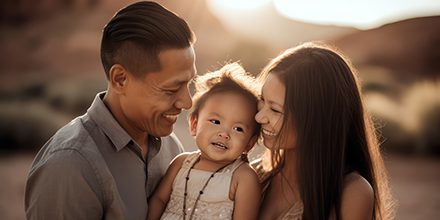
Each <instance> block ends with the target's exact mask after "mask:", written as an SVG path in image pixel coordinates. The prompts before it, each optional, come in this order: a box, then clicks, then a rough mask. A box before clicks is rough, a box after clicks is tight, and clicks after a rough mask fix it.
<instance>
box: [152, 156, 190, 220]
mask: <svg viewBox="0 0 440 220" xmlns="http://www.w3.org/2000/svg"><path fill="white" fill-rule="evenodd" d="M187 156H188V154H186V153H183V154H180V155H178V156H177V157H176V158H174V160H173V161H172V162H171V163H170V166H169V167H168V170H167V172H166V173H165V176H164V177H163V178H162V180H161V182H160V184H159V186H158V187H157V189H156V191H155V192H154V194H153V196H151V198H150V201H149V203H148V206H149V208H148V214H147V220H154V219H160V217H161V216H162V214H163V212H164V210H165V208H166V205H167V203H168V201H169V200H170V195H171V190H172V187H173V181H174V178H175V177H176V175H177V173H178V172H179V169H180V167H181V166H182V164H183V161H184V160H185V158H186V157H187Z"/></svg>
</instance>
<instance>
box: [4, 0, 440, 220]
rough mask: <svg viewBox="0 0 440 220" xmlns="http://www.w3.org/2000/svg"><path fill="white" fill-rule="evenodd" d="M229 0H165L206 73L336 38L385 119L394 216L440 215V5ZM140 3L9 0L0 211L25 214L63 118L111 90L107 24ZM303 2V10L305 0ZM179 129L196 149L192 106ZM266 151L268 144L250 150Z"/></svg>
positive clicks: (7, 217)
mask: <svg viewBox="0 0 440 220" xmlns="http://www.w3.org/2000/svg"><path fill="white" fill-rule="evenodd" d="M221 1H222V0H185V1H183V0H160V1H157V2H159V3H161V4H162V5H164V6H165V7H167V8H169V9H171V10H172V11H174V12H176V13H177V14H178V15H180V16H181V17H183V18H184V19H185V20H187V21H188V23H189V24H190V25H191V27H192V28H193V29H194V31H195V33H196V35H197V42H196V44H195V50H196V56H197V60H196V65H197V70H198V74H203V73H205V72H207V71H214V70H216V69H218V68H219V67H221V66H222V65H223V64H224V62H225V61H240V62H241V63H242V64H243V66H244V67H245V69H246V70H247V71H248V72H250V73H252V74H254V75H258V74H259V72H260V70H261V69H262V68H263V67H264V66H265V64H266V63H267V62H268V61H269V60H270V59H271V58H273V57H275V56H276V55H278V54H279V53H280V52H281V51H283V50H285V49H287V48H289V47H292V46H295V45H297V44H298V43H300V42H305V41H312V40H328V41H330V42H333V44H335V45H336V46H337V47H340V48H341V49H342V50H343V51H344V52H345V53H346V54H347V55H348V57H350V58H351V59H352V61H353V63H354V65H355V67H356V68H357V69H358V71H359V76H360V77H361V78H362V87H363V94H364V96H365V100H366V104H367V106H368V108H369V110H370V111H371V113H372V115H373V116H374V117H375V122H376V125H377V127H378V128H380V132H381V134H382V138H381V141H382V142H383V144H382V148H383V151H384V153H385V156H386V157H385V160H386V164H387V167H388V170H389V173H390V175H391V177H392V185H393V186H394V187H393V192H394V194H395V196H396V197H397V199H398V200H399V209H398V211H397V216H396V219H398V220H409V219H438V218H439V217H438V216H440V7H431V8H430V10H429V12H428V13H427V14H423V13H420V12H419V11H417V10H416V9H417V8H414V11H412V10H408V11H407V14H406V15H401V17H399V18H395V19H394V20H389V21H385V22H382V23H376V24H374V25H370V26H368V25H366V26H365V25H364V26H359V27H356V26H353V25H352V26H350V25H340V24H332V23H331V22H327V23H325V22H324V23H322V22H321V23H312V22H306V21H304V20H302V21H301V20H300V19H297V20H295V19H292V18H288V17H286V16H283V15H281V13H280V9H279V8H277V7H276V2H277V1H275V0H274V1H271V0H263V1H261V0H254V1H248V5H247V6H249V7H247V6H246V5H244V6H240V7H238V6H237V5H235V6H237V7H231V6H230V5H229V6H228V5H227V4H221V3H219V2H221ZM387 1H390V2H394V3H395V4H397V5H398V4H399V1H395V0H384V1H383V2H384V4H383V7H393V5H389V4H385V3H386V2H387ZM414 1H417V0H414ZM132 2H135V1H130V0H62V1H60V0H0V219H4V220H23V219H25V215H24V202H23V201H24V187H25V181H26V176H27V172H28V170H29V167H30V165H31V163H32V160H33V157H34V156H35V154H36V153H37V152H38V150H39V148H40V147H41V146H42V145H43V144H44V143H45V141H47V140H48V139H49V138H50V137H51V136H52V135H53V134H54V133H55V132H56V131H57V130H58V129H59V128H61V127H62V126H63V125H65V124H67V123H68V122H69V121H70V120H72V119H73V118H75V117H77V116H79V115H82V114H84V113H85V112H86V110H87V108H88V107H89V106H90V104H91V102H92V100H93V99H94V97H95V95H96V93H97V92H100V91H104V90H106V88H107V83H106V78H105V74H104V72H103V70H102V67H101V62H100V57H99V50H100V41H101V31H102V29H103V27H104V25H105V24H106V23H107V22H108V21H109V20H110V19H111V17H112V15H113V14H114V13H115V12H116V11H117V10H119V9H120V8H122V7H124V6H126V5H128V4H130V3H132ZM223 2H229V0H223ZM235 2H236V3H238V2H241V1H240V0H235ZM257 2H261V4H259V5H258V4H257V5H254V6H253V7H250V6H251V5H252V4H254V3H257ZM278 2H279V1H278ZM292 2H293V3H295V2H301V1H292ZM312 2H313V1H312ZM328 2H329V3H330V4H341V5H340V7H343V4H342V3H344V1H343V0H334V1H328ZM345 2H347V1H345ZM366 2H368V1H366ZM420 2H429V1H420ZM437 6H438V5H437ZM301 7H304V10H305V9H306V6H305V5H300V4H299V3H298V5H297V8H299V9H300V10H301V9H302V8H301ZM381 7H382V6H381ZM378 9H380V7H378ZM328 10H331V9H330V8H328ZM365 10H370V9H367V8H366V9H365ZM315 11H319V10H318V9H316V10H315ZM376 12H377V11H375V10H371V11H367V13H373V14H374V13H376ZM415 12H417V13H415ZM334 13H338V12H337V11H335V12H334ZM191 90H192V92H193V88H192V89H191ZM174 130H175V133H176V134H177V135H178V136H179V138H180V139H181V141H182V143H183V144H184V146H185V148H186V150H187V151H192V150H195V149H196V148H195V146H194V141H193V138H192V137H191V136H190V133H189V131H188V126H187V122H186V117H185V112H184V113H183V114H182V115H181V116H180V117H179V120H178V122H177V123H176V125H175V129H174ZM259 152H261V147H259V148H257V149H256V150H255V152H254V153H253V156H257V155H258V153H259ZM66 202H69V201H66Z"/></svg>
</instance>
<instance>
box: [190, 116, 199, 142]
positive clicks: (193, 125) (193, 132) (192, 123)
mask: <svg viewBox="0 0 440 220" xmlns="http://www.w3.org/2000/svg"><path fill="white" fill-rule="evenodd" d="M189 130H190V132H191V135H192V136H194V137H195V136H196V134H197V116H192V117H191V119H190V121H189Z"/></svg>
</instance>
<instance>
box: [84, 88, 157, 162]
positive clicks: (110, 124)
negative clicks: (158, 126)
mask: <svg viewBox="0 0 440 220" xmlns="http://www.w3.org/2000/svg"><path fill="white" fill-rule="evenodd" d="M105 94H106V92H100V93H98V94H97V95H96V97H95V100H93V103H92V106H90V108H89V109H88V110H87V113H88V114H89V115H90V117H91V119H92V120H93V121H94V122H95V123H96V124H97V125H98V127H99V128H100V129H101V130H102V131H103V132H104V133H105V135H107V137H108V138H110V140H111V141H112V142H113V144H114V145H115V147H116V150H117V151H118V152H119V151H120V150H121V149H122V148H124V147H125V146H127V144H129V143H130V142H131V143H132V144H134V145H135V146H137V147H138V148H139V149H140V147H139V145H137V143H136V142H135V141H134V140H133V139H132V138H131V137H130V135H129V134H128V133H127V132H126V131H125V130H124V128H122V127H121V125H119V123H118V121H116V119H115V117H113V115H112V113H111V112H110V111H109V110H108V108H107V106H105V104H104V102H103V101H102V99H103V98H104V96H105ZM162 143H163V142H162V138H160V137H159V138H156V137H152V136H149V143H148V148H149V149H150V150H149V152H148V154H149V156H150V155H151V156H153V157H154V156H155V155H156V154H157V153H158V151H159V150H160V149H161V148H162ZM153 149H154V150H153ZM151 150H153V151H152V152H151V154H150V151H151Z"/></svg>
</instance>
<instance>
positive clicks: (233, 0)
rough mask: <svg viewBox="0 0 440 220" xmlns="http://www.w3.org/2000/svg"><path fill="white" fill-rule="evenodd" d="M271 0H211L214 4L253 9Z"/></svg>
mask: <svg viewBox="0 0 440 220" xmlns="http://www.w3.org/2000/svg"><path fill="white" fill-rule="evenodd" d="M270 1H271V0H210V2H212V3H213V4H216V5H222V6H226V7H228V8H234V9H252V8H257V7H260V6H262V5H264V4H266V3H267V2H270Z"/></svg>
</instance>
